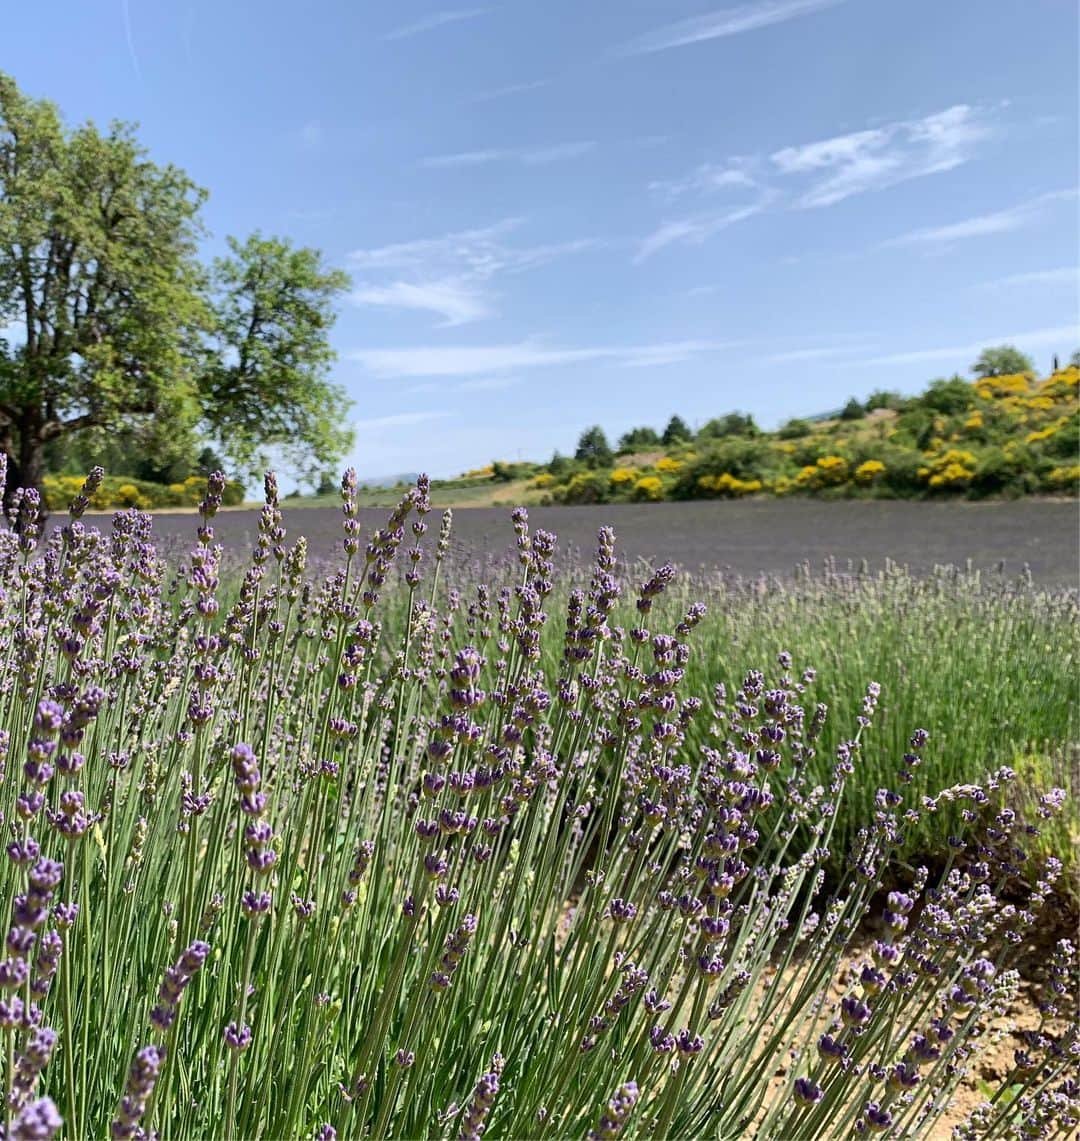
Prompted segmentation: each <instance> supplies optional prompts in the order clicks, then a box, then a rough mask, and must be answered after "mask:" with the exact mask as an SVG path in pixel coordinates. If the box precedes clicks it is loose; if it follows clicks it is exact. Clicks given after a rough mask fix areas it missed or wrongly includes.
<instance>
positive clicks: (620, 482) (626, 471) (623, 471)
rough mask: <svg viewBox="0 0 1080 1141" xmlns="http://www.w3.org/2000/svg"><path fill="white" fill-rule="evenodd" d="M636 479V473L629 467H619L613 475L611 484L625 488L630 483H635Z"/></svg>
mask: <svg viewBox="0 0 1080 1141" xmlns="http://www.w3.org/2000/svg"><path fill="white" fill-rule="evenodd" d="M634 479H635V475H634V471H633V469H632V468H628V467H617V468H616V469H615V470H614V471H613V472H612V473H611V482H612V483H613V484H614V485H615V486H616V487H623V486H625V485H626V484H628V483H633V482H634Z"/></svg>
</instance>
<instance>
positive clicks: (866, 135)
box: [769, 103, 992, 209]
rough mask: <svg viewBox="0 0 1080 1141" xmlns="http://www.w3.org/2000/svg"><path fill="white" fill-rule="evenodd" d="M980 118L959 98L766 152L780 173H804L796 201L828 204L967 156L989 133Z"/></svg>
mask: <svg viewBox="0 0 1080 1141" xmlns="http://www.w3.org/2000/svg"><path fill="white" fill-rule="evenodd" d="M983 119H984V115H983V113H982V112H981V111H979V110H977V109H975V108H972V107H969V106H968V105H967V104H964V103H960V104H957V105H956V106H954V107H948V108H946V109H945V110H944V111H938V112H936V113H935V114H933V115H927V116H925V117H924V118H922V119H913V120H903V121H898V122H895V123H888V124H886V125H885V126H882V127H875V128H873V129H871V130H865V131H854V132H851V133H850V134H847V135H837V136H836V137H834V138H831V139H823V140H821V141H819V142H814V143H806V144H803V145H802V146H794V147H783V148H782V149H780V150H778V151H774V152H773V153H772V154H771V155H770V156H769V158H770V160H771V162H772V164H773V166H774V167H775V169H776V171H777V172H778V174H780V175H781V176H784V177H791V178H800V177H803V176H808V177H809V185H808V186H807V187H806V188H805V189H803V190H802V191H801V192H800V193H799V196H798V198H797V200H796V202H795V205H796V206H798V207H801V208H804V209H811V208H814V207H820V206H832V205H833V204H834V203H836V202H841V201H843V200H844V199H845V198H850V197H851V196H852V195H854V194H863V193H865V192H866V191H869V190H883V189H884V188H886V187H888V186H895V185H896V184H897V183H899V182H906V181H908V180H909V179H912V178H922V177H924V176H925V175H928V174H938V173H940V172H942V171H946V170H952V169H954V168H955V167H957V166H960V165H961V164H963V163H965V162H967V161H969V160H970V159H971V158H972V157H973V156H974V153H975V149H976V147H977V145H978V144H979V143H981V142H982V141H984V140H985V139H987V138H989V137H990V135H991V134H992V131H991V129H990V127H989V126H988V125H987V124H986V123H985V122H984V121H983Z"/></svg>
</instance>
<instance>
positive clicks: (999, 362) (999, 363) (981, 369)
mask: <svg viewBox="0 0 1080 1141" xmlns="http://www.w3.org/2000/svg"><path fill="white" fill-rule="evenodd" d="M971 371H972V372H973V373H974V374H975V375H976V376H978V377H987V376H1012V375H1013V374H1014V373H1018V372H1031V373H1033V372H1034V371H1035V365H1034V362H1033V361H1032V359H1031V357H1029V356H1028V355H1027V354H1026V353H1022V352H1021V351H1020V350H1019V349H1018V348H1016V347H1015V346H1013V345H998V346H997V348H993V349H983V351H982V352H981V353H980V354H979V359H978V360H977V361H976V362H975V363H974V364H973V365H972V366H971Z"/></svg>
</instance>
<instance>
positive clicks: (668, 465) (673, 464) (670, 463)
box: [654, 456, 683, 475]
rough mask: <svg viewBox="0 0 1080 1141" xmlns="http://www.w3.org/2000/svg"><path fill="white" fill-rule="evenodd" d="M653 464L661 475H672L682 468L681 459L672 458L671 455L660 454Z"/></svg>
mask: <svg viewBox="0 0 1080 1141" xmlns="http://www.w3.org/2000/svg"><path fill="white" fill-rule="evenodd" d="M654 466H655V468H656V470H657V471H658V472H660V474H661V475H674V474H675V472H677V471H682V468H683V465H682V461H680V460H676V459H672V457H671V456H661V457H660V459H658V460H657V461H656V464H655V465H654Z"/></svg>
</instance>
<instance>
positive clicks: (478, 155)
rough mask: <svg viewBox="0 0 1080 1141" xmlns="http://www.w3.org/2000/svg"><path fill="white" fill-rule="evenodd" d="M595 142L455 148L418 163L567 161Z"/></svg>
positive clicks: (543, 163)
mask: <svg viewBox="0 0 1080 1141" xmlns="http://www.w3.org/2000/svg"><path fill="white" fill-rule="evenodd" d="M595 146H596V143H595V142H593V141H591V140H581V141H578V142H570V143H553V144H552V145H550V146H538V147H506V148H495V149H491V150H479V151H458V152H456V153H454V154H445V155H429V156H428V157H427V158H425V159H422V160H421V163H420V165H421V166H425V167H428V168H431V169H440V168H450V167H467V166H486V165H488V164H489V163H495V162H509V163H517V164H518V165H520V166H547V165H548V164H549V163H553V162H566V161H567V160H569V159H574V158H580V157H581V155H584V154H588V153H589V151H591V150H592V149H593V148H594V147H595Z"/></svg>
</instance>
